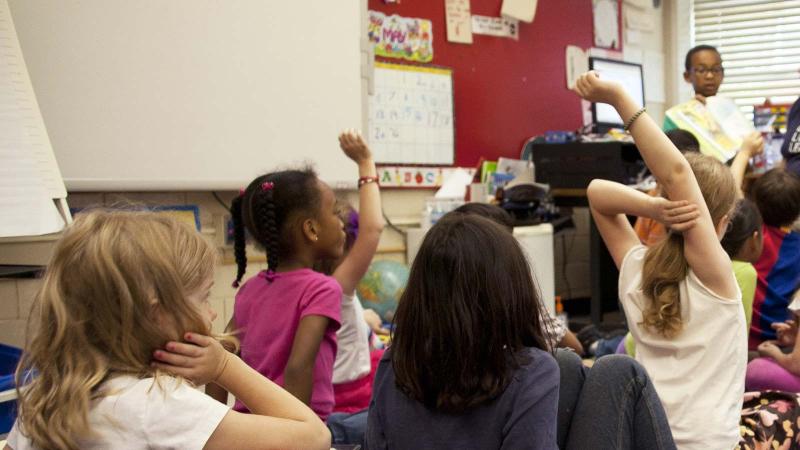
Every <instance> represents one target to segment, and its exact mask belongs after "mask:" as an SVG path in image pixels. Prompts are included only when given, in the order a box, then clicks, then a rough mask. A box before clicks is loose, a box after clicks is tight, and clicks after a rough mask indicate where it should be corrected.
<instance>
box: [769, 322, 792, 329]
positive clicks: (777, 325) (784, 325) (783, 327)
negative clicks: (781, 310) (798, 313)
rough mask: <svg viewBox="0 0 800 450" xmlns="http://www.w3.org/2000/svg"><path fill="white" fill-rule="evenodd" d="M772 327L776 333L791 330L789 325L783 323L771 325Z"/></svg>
mask: <svg viewBox="0 0 800 450" xmlns="http://www.w3.org/2000/svg"><path fill="white" fill-rule="evenodd" d="M770 327H772V329H773V330H775V331H786V330H788V329H789V325H788V324H786V323H782V322H775V323H773V324H772V325H770Z"/></svg>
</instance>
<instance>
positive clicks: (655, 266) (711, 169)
mask: <svg viewBox="0 0 800 450" xmlns="http://www.w3.org/2000/svg"><path fill="white" fill-rule="evenodd" d="M684 156H685V157H686V159H687V160H688V161H689V165H690V166H691V168H692V172H694V176H695V178H697V184H698V185H699V186H700V191H701V192H702V194H703V200H705V202H706V205H707V206H708V211H709V213H710V214H711V221H712V222H713V223H714V226H715V227H716V226H717V225H718V224H719V222H720V221H721V220H722V218H723V217H725V215H726V214H728V213H729V212H730V211H731V209H732V208H733V205H734V202H735V200H736V183H735V181H734V179H733V175H732V174H731V171H730V170H728V168H727V167H725V166H724V165H723V164H722V163H720V162H719V161H717V160H716V159H714V158H711V157H708V156H703V155H700V154H695V153H687V154H686V155H684ZM683 244H684V243H683V236H682V235H681V234H679V233H669V234H668V235H667V237H666V238H665V239H664V240H662V241H660V242H659V243H657V244H655V245H653V246H651V247H650V248H649V249H648V250H647V253H646V255H645V258H644V266H643V268H642V292H643V293H644V295H645V296H647V297H648V298H649V299H650V300H651V303H650V304H649V305H648V306H647V307H646V308H645V310H644V314H643V316H644V318H643V321H642V325H644V326H645V327H646V328H649V329H650V330H651V331H654V332H656V333H659V334H661V335H662V336H664V337H667V338H670V337H673V336H675V335H677V334H678V333H679V332H680V331H681V329H682V328H683V322H682V320H681V303H680V287H679V284H680V282H681V281H683V279H684V278H686V275H687V273H688V272H689V263H688V262H687V261H686V257H685V256H684V254H683Z"/></svg>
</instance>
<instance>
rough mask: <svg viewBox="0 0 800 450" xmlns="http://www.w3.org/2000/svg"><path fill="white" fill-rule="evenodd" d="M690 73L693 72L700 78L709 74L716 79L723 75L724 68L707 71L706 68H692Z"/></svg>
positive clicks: (713, 68)
mask: <svg viewBox="0 0 800 450" xmlns="http://www.w3.org/2000/svg"><path fill="white" fill-rule="evenodd" d="M692 72H694V73H695V74H697V75H700V76H701V77H703V76H705V75H706V74H707V73H709V72H711V74H712V75H714V76H715V77H717V76H720V75H722V74H724V73H725V68H724V67H712V68H710V69H709V68H707V67H693V68H692Z"/></svg>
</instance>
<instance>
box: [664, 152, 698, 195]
mask: <svg viewBox="0 0 800 450" xmlns="http://www.w3.org/2000/svg"><path fill="white" fill-rule="evenodd" d="M691 177H694V172H692V166H690V165H689V161H687V160H686V158H681V160H680V161H678V162H676V163H675V164H673V165H672V167H671V168H670V170H669V172H668V173H667V176H666V177H665V178H664V179H663V180H658V181H659V182H660V183H662V184H663V186H664V189H665V190H666V191H667V192H669V190H670V188H672V187H673V186H680V185H684V184H685V183H686V182H687V180H689V178H691Z"/></svg>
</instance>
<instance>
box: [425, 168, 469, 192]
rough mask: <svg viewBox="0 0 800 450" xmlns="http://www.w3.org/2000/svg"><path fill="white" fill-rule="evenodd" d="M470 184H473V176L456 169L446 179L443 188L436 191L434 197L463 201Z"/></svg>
mask: <svg viewBox="0 0 800 450" xmlns="http://www.w3.org/2000/svg"><path fill="white" fill-rule="evenodd" d="M470 183H472V174H471V173H470V172H469V171H468V170H466V169H462V168H460V167H459V168H456V170H454V171H453V172H451V173H450V174H449V175H448V176H447V177H446V178H445V179H444V182H443V183H442V187H441V188H439V190H438V191H436V195H434V197H436V198H459V199H463V198H464V195H465V194H466V193H467V186H469V185H470Z"/></svg>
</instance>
